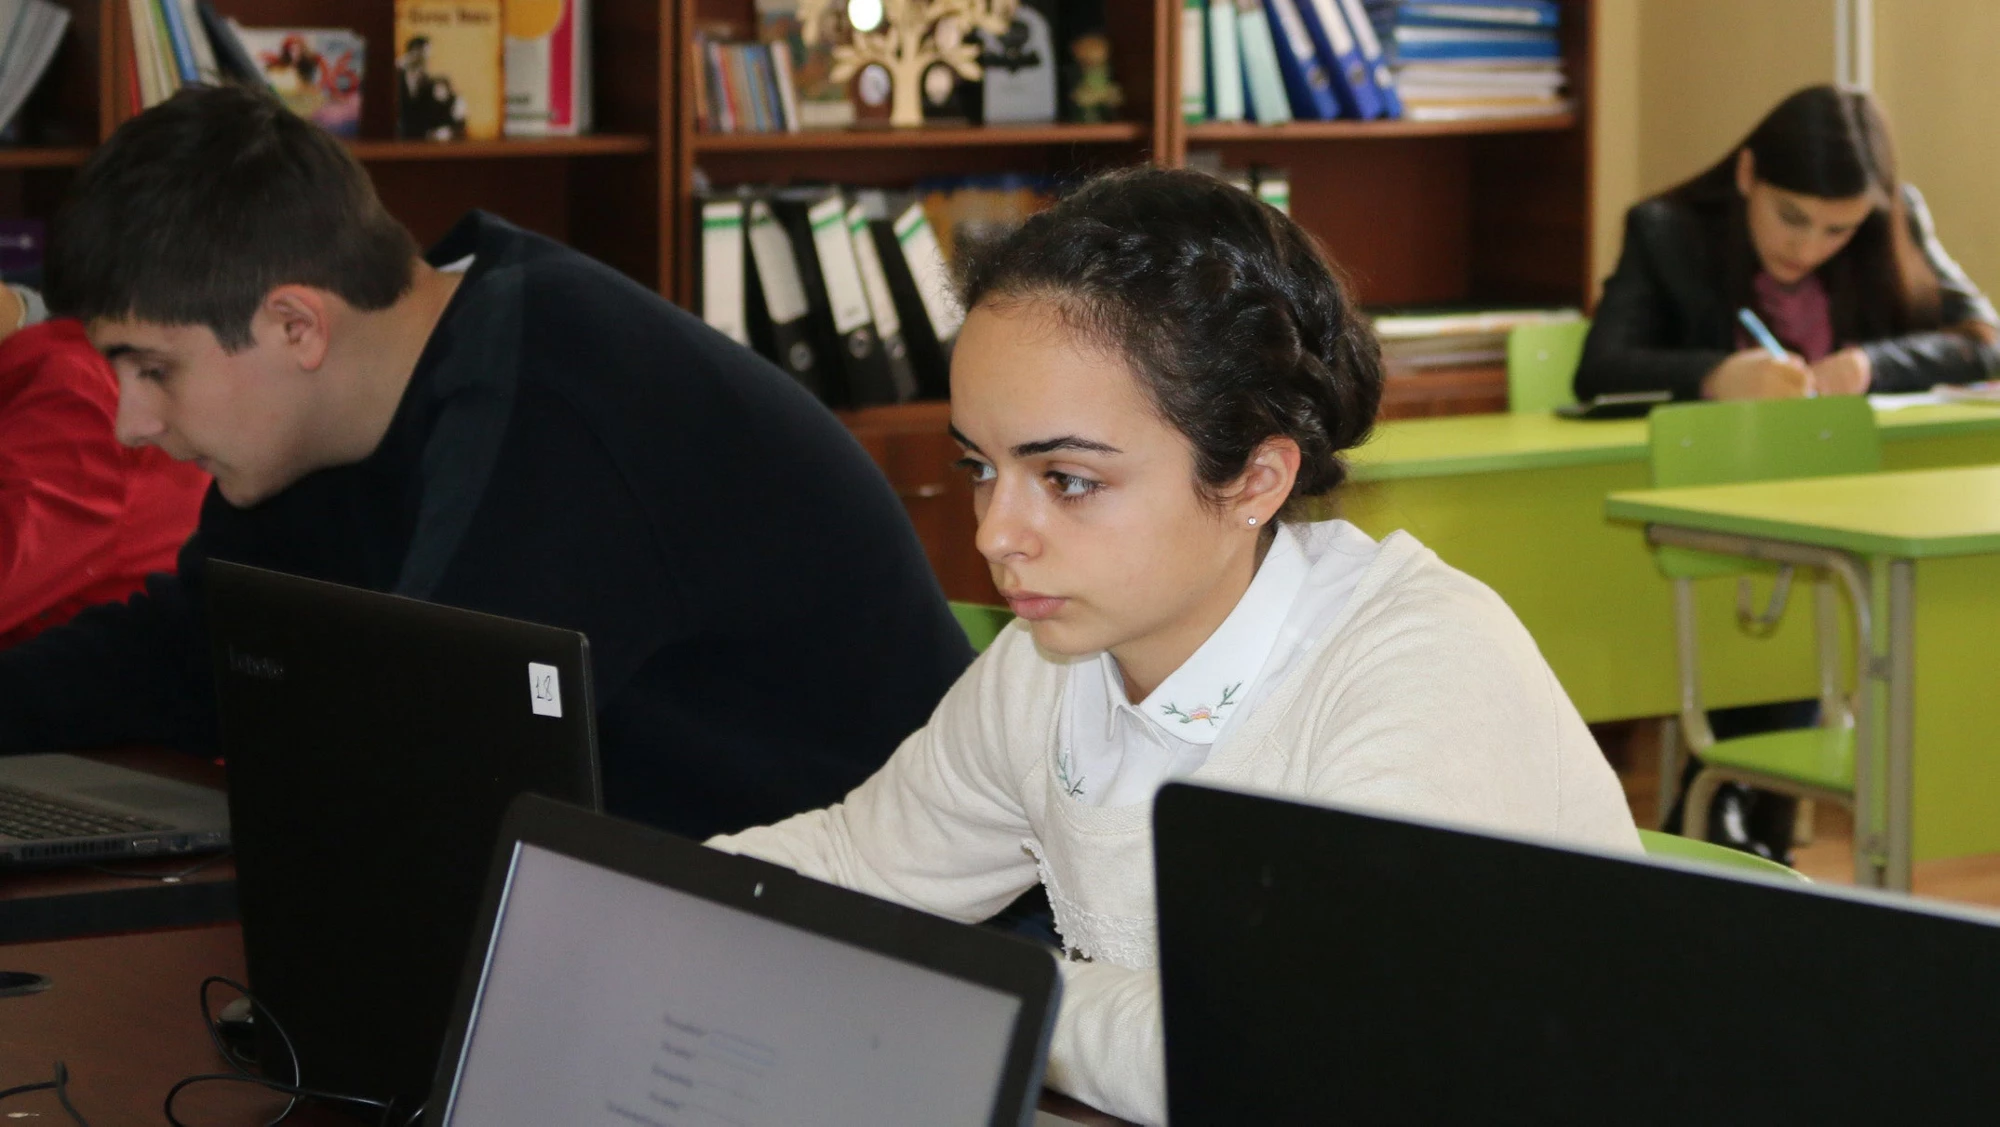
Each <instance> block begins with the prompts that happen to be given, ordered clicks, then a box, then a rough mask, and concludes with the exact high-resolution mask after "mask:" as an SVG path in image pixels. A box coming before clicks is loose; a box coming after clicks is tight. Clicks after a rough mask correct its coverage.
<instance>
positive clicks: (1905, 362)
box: [1576, 184, 2000, 399]
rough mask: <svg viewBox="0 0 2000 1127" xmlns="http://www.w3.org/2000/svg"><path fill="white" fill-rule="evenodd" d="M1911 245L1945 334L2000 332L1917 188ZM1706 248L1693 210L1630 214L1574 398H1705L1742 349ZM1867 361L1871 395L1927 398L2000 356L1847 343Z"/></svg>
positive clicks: (1643, 206)
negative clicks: (1979, 329) (1718, 370)
mask: <svg viewBox="0 0 2000 1127" xmlns="http://www.w3.org/2000/svg"><path fill="white" fill-rule="evenodd" d="M1903 202H1904V207H1905V210H1906V213H1907V214H1908V216H1909V220H1910V235H1911V237H1912V238H1914V239H1915V240H1916V243H1917V246H1918V247H1919V248H1920V249H1921V250H1922V251H1923V254H1924V258H1925V259H1926V260H1927V261H1929V262H1930V264H1931V269H1932V270H1934V271H1936V273H1937V276H1938V284H1939V287H1940V289H1941V291H1942V298H1943V308H1942V313H1943V320H1944V323H1945V324H1947V325H1952V324H1958V323H1960V322H1963V321H1984V322H1986V323H1987V324H1989V325H1994V326H1996V327H2000V317H1996V316H1995V315H1994V312H1993V304H1992V303H1991V302H1989V301H1987V300H1986V297H1985V295H1983V294H1981V293H1980V292H1979V289H1978V287H1976V286H1974V285H1973V284H1972V280H1971V279H1969V278H1967V277H1966V276H1965V271H1963V270H1961V269H1959V266H1958V263H1956V262H1953V261H1952V260H1951V256H1950V255H1949V254H1946V253H1945V250H1944V247H1943V246H1942V245H1940V244H1939V243H1938V240H1937V232H1936V231H1935V230H1934V229H1933V228H1932V226H1931V213H1930V209H1929V208H1927V207H1925V206H1924V197H1923V196H1922V195H1921V194H1920V193H1919V192H1918V191H1917V190H1916V188H1914V187H1912V186H1910V185H1908V184H1905V185H1903ZM1708 245H1709V240H1708V237H1707V234H1706V232H1704V231H1703V229H1702V227H1701V222H1700V220H1699V219H1697V218H1696V217H1695V216H1694V215H1693V214H1692V213H1690V212H1689V211H1688V210H1687V209H1686V208H1684V207H1682V206H1680V205H1679V204H1675V203H1670V202H1668V201H1666V200H1660V199H1652V200H1646V201H1645V202H1643V203H1640V204H1638V205H1636V206H1634V207H1633V208H1632V210H1631V211H1629V212H1627V213H1626V214H1625V249H1624V251H1623V253H1621V254H1620V255H1619V256H1618V269H1617V270H1616V271H1614V272H1613V273H1612V275H1611V277H1610V278H1609V279H1608V280H1606V281H1605V283H1604V297H1603V300H1601V301H1600V302H1599V303H1598V306H1597V312H1596V314H1595V316H1594V317H1593V319H1592V321H1591V326H1590V338H1589V339H1588V340H1587V341H1585V342H1584V346H1583V362H1582V363H1581V364H1579V365H1578V366H1577V370H1576V397H1577V398H1578V399H1589V398H1590V397H1591V396H1594V395H1604V394H1607V393H1610V392H1620V391H1657V390H1662V389H1664V390H1668V391H1671V392H1673V393H1674V398H1675V399H1699V398H1701V381H1702V378H1703V377H1704V376H1706V375H1708V373H1709V372H1711V371H1713V370H1714V369H1715V366H1716V365H1717V364H1720V363H1722V361H1723V360H1724V359H1726V358H1727V357H1728V356H1729V355H1730V354H1731V353H1733V352H1735V351H1736V350H1737V349H1736V311H1735V310H1734V309H1731V308H1729V305H1728V302H1727V301H1726V299H1725V298H1724V297H1723V295H1722V293H1721V292H1720V290H1719V289H1718V288H1717V287H1716V284H1715V281H1714V276H1713V274H1712V273H1711V272H1710V270H1709V266H1708V252H1707V247H1708ZM1839 344H1840V346H1841V347H1847V346H1850V345H1854V344H1860V346H1861V347H1862V348H1863V349H1864V350H1865V351H1866V352H1867V353H1868V359H1869V361H1870V364H1871V367H1872V370H1873V378H1872V382H1871V383H1870V390H1871V391H1922V390H1924V389H1926V388H1928V387H1930V386H1931V385H1933V384H1940V383H1971V382H1973V381H1974V380H1983V379H1986V378H1988V377H1989V375H1991V373H1992V372H1993V371H1994V370H1995V369H1996V368H2000V347H1996V346H1993V345H1982V344H1979V343H1977V342H1975V341H1973V340H1970V339H1968V338H1967V337H1965V336H1964V335H1962V334H1959V333H1952V332H1938V331H1932V332H1922V333H1911V334H1909V335H1907V336H1900V337H1893V338H1891V339H1888V340H1876V341H1860V342H1857V341H1841V342H1839Z"/></svg>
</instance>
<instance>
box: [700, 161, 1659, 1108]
mask: <svg viewBox="0 0 2000 1127" xmlns="http://www.w3.org/2000/svg"><path fill="white" fill-rule="evenodd" d="M965 290H966V292H965V301H966V307H967V309H968V310H969V313H968V315H967V318H966V321H965V326H964V328H963V330H962V331H961V333H960V336H959V340H958V345H957V349H956V353H955V355H954V357H953V360H952V374H951V393H952V396H951V408H952V410H951V417H952V431H953V434H954V436H955V437H956V438H957V439H958V442H959V444H960V445H961V446H962V447H963V448H964V450H965V458H964V461H963V462H962V463H961V464H962V466H963V467H964V469H965V470H966V472H967V473H969V474H970V475H971V477H972V481H973V487H974V490H973V491H974V497H975V502H974V503H975V506H976V509H977V515H978V517H979V532H978V546H979V550H980V551H981V553H983V554H984V555H985V557H986V559H987V560H988V561H989V563H990V564H991V567H992V570H993V580H994V583H995V584H996V585H997V586H998V587H999V589H1000V592H1001V594H1002V595H1004V596H1005V597H1006V599H1007V602H1008V604H1009V605H1010V606H1011V607H1012V608H1013V610H1014V612H1015V614H1016V615H1017V616H1018V618H1017V620H1016V621H1015V622H1014V623H1013V624H1012V625H1010V626H1009V627H1008V628H1007V629H1006V630H1005V631H1004V632H1003V633H1002V634H1001V635H1000V637H999V639H998V640H996V641H995V642H994V644H993V645H992V647H991V648H990V649H988V650H987V652H986V653H985V654H984V655H982V656H981V657H980V659H979V660H978V661H977V662H975V663H974V664H973V666H972V668H971V669H969V670H967V671H966V673H965V675H964V676H963V677H962V678H961V679H960V680H959V682H958V683H957V685H956V686H954V687H953V688H952V690H951V691H950V692H949V693H948V694H947V695H946V697H945V699H944V701H943V702H942V703H941V704H940V705H939V706H938V708H937V711H936V712H935V713H934V714H933V715H932V717H931V720H930V723H929V724H927V725H926V726H925V727H924V728H923V729H922V730H920V731H918V732H917V733H915V734H914V735H912V736H910V737H909V739H907V740H905V741H904V743H903V745H902V746H901V747H900V748H899V749H897V751H896V753H895V755H894V756H893V757H891V759H890V760H889V762H888V763H887V764H886V765H885V766H884V767H883V768H882V770H881V771H880V772H879V773H877V774H876V775H875V776H874V777H873V778H871V779H869V780H868V781H867V782H865V783H863V784H862V785H861V786H860V787H858V788H856V789H855V790H854V792H853V793H852V794H850V795H848V796H847V799H846V800H845V801H844V802H842V803H841V804H840V805H838V806H834V807H830V808H828V809H825V810H817V811H813V812H810V813H806V814H801V815H799V816H797V817H794V818H791V819H788V820H786V821H784V822H780V823H778V824H777V825H773V826H766V827H762V828H758V829H752V830H747V831H745V832H743V833H740V834H734V835H730V836H727V837H721V838H717V839H715V840H714V841H713V842H711V844H712V845H715V846H716V847H718V848H721V849H727V850H731V851H735V852H741V853H748V854H754V855H756V856H759V857H763V858H766V859H768V860H771V861H775V862H777V863H779V864H783V865H788V866H791V867H793V868H795V869H798V870H799V871H801V872H803V873H806V874H808V875H811V876H814V877H818V878H821V879H824V880H828V881H832V882H834V883H837V884H842V885H846V886H848V887H851V888H856V889H860V890H861V891H864V892H868V893H872V894H874V895H876V896H881V897H885V898H887V899H890V900H895V901H899V902H901V903H905V904H910V905H915V906H917V907H920V908H924V909H928V910H930V911H932V912H936V913H939V914H942V915H945V916H950V917H952V918H955V919H960V920H967V921H971V920H979V919H984V918H986V917H988V916H991V915H992V914H993V913H994V912H996V911H998V910H999V909H1000V908H1002V907H1003V906H1005V905H1006V904H1008V903H1009V902H1010V901H1012V900H1013V899H1014V898H1015V897H1016V896H1017V895H1019V894H1020V893H1021V892H1022V891H1024V890H1026V889H1028V888H1030V887H1032V886H1033V885H1034V884H1035V882H1037V881H1040V882H1041V884H1042V885H1043V886H1044V887H1045V888H1046V890H1047V892H1048V896H1049V902H1050V904H1051V905H1052V906H1053V908H1054V911H1055V921H1056V926H1057V929H1058V931H1059V932H1060V933H1061V936H1062V942H1063V946H1064V948H1065V955H1066V956H1067V957H1066V959H1065V960H1064V962H1063V963H1062V968H1063V972H1064V973H1063V977H1064V997H1063V1000H1062V1007H1061V1011H1060V1014H1059V1016H1058V1018H1057V1024H1056V1031H1055V1038H1054V1042H1053V1044H1052V1047H1051V1049H1050V1056H1049V1066H1048V1080H1049V1083H1050V1084H1052V1085H1053V1086H1054V1087H1056V1088H1058V1089H1061V1090H1063V1091H1066V1092H1069V1093H1071V1094H1073V1095H1075V1096H1077V1097H1078V1098H1080V1099H1083V1100H1085V1101H1087V1102H1089V1103H1092V1104H1095V1105H1096V1106H1098V1107H1101V1108H1103V1109H1105V1110H1107V1111H1110V1112H1112V1113H1114V1114H1117V1115H1121V1116H1124V1117H1126V1118H1130V1119H1137V1120H1140V1121H1143V1122H1147V1123H1160V1122H1164V1121H1165V1118H1166V1108H1165V1104H1166V1084H1165V1078H1164V1069H1163V1062H1162V1037H1161V1019H1160V995H1159V978H1158V973H1157V970H1156V969H1155V968H1156V961H1157V960H1156V950H1155V926H1154V900H1153V879H1152V874H1153V865H1152V841H1151V825H1150V822H1151V800H1152V796H1153V792H1154V791H1155V790H1156V789H1158V787H1159V786H1160V785H1161V784H1162V783H1163V782H1165V781H1166V780H1168V779H1190V780H1194V781H1198V782H1209V783H1216V784H1222V785H1227V786H1234V787H1241V788H1249V789H1255V790H1261V791H1268V792H1274V793H1278V794H1285V795H1295V796H1298V797H1302V798H1308V799H1324V800H1331V801H1337V802H1339V803H1342V804H1344V805H1350V806H1365V807H1371V808H1374V809H1377V810H1381V811H1385V812H1389V813H1400V814H1411V815H1420V816H1423V817H1426V818H1433V819H1439V818H1442V819H1448V820H1452V821H1455V822H1458V823H1461V824H1464V825H1468V826H1476V827H1483V828H1489V829H1496V830H1502V831H1507V832H1510V833H1527V834H1537V835H1542V836H1545V837H1548V838H1552V839H1556V840H1559V841H1566V842H1573V843H1578V844H1583V845H1588V846H1594V847H1598V848H1609V849H1625V850H1633V851H1636V850H1637V849H1638V839H1637V835H1636V834H1635V832H1634V829H1633V825H1632V819H1631V816H1630V814H1629V813H1628V812H1627V810H1626V807H1625V801H1624V796H1623V794H1622V792H1621V791H1620V789H1619V785H1618V782H1617V780H1616V778H1614V777H1613V775H1612V773H1611V770H1610V768H1609V767H1608V766H1606V764H1605V762H1604V759H1603V757H1602V755H1601V754H1600V753H1599V752H1598V749H1597V746H1596V744H1595V743H1594V742H1593V741H1592V740H1591V737H1590V734H1589V732H1588V731H1587V730H1586V729H1585V728H1584V725H1583V721H1582V719H1581V718H1579V717H1578V715H1577V713H1576V709H1575V708H1574V707H1573V706H1572V705H1571V704H1570V702H1569V698H1568V697H1567V696H1565V695H1564V693H1563V690H1562V686H1560V685H1559V684H1557V683H1556V679H1555V676H1554V674H1552V673H1551V672H1550V670H1549V667H1548V665H1547V663H1546V662H1544V661H1543V660H1542V656H1541V654H1540V652H1539V651H1537V650H1536V648H1535V643H1534V641H1533V639H1531V638H1530V637H1529V636H1528V634H1527V631H1526V630H1524V629H1523V628H1522V626H1521V624H1520V622H1519V621H1518V620H1516V619H1515V617H1514V615H1513V613H1512V612H1511V611H1509V610H1508V609H1507V606H1506V604H1504V603H1502V602H1501V601H1500V599H1499V597H1498V596H1496V595H1494V594H1493V592H1492V591H1490V590H1488V589H1487V588H1486V587H1485V586H1484V585H1482V584H1481V583H1479V582H1478V581H1477V580H1474V579H1472V578H1470V577H1468V576H1466V575H1464V574H1462V573H1460V572H1457V571H1454V570H1453V569H1452V568H1450V567H1449V566H1447V565H1445V564H1444V563H1443V562H1441V561H1440V560H1439V559H1438V558H1437V556H1436V555H1435V554H1433V553H1432V552H1431V551H1430V550H1429V549H1427V548H1425V547H1424V546H1423V545H1421V544H1419V543H1417V542H1416V541H1415V540H1414V539H1412V538H1411V537H1409V536H1408V535H1406V534H1403V533H1400V532H1399V533H1395V534H1392V535H1390V536H1389V537H1387V538H1385V539H1383V540H1381V541H1380V542H1377V541H1375V540H1372V539H1370V538H1369V537H1368V536H1367V535H1366V534H1364V533H1362V532H1361V531H1360V530H1358V529H1356V528H1355V527H1354V526H1352V525H1350V524H1347V523H1346V522H1344V521H1338V520H1330V521H1321V522H1316V523H1308V522H1306V521H1305V520H1304V518H1303V516H1302V513H1303V511H1304V510H1305V509H1306V507H1307V505H1308V503H1309V502H1311V501H1312V500H1313V499H1315V498H1321V497H1324V496H1326V495H1327V494H1328V493H1330V492H1331V491H1332V490H1333V489H1334V487H1335V486H1337V485H1338V484H1339V483H1340V481H1341V478H1342V476H1343V473H1344V467H1343V465H1342V462H1341V458H1340V454H1341V452H1342V451H1344V450H1346V449H1348V448H1349V447H1352V446H1354V445H1355V444H1356V443H1358V442H1360V441H1361V439H1362V438H1363V437H1364V436H1365V435H1366V434H1367V432H1368V428H1369V425H1370V422H1371V420H1372V419H1373V418H1374V415H1375V407H1376V404H1377V401H1378V399H1379V398H1380V394H1381V387H1382V370H1381V366H1380V361H1379V356H1378V350H1377V347H1376V344H1375V340H1374V338H1373V336H1372V335H1371V333H1370V331H1369V329H1368V326H1367V324H1366V323H1365V322H1364V321H1363V320H1362V319H1361V317H1360V316H1359V314H1358V312H1357V311H1356V310H1355V308H1354V306H1353V304H1352V303H1351V301H1350V300H1349V298H1348V295H1347V293H1346V292H1345V290H1344V289H1343V287H1342V285H1341V283H1340V282H1339V280H1338V279H1337V278H1336V276H1335V274H1334V271H1333V269H1332V268H1331V267H1330V265H1329V264H1328V262H1327V260H1326V258H1325V256H1324V255H1323V253H1322V252H1321V251H1320V249H1319V248H1318V246H1317V245H1316V244H1315V243H1314V241H1313V240H1312V238H1311V236H1309V235H1307V234H1305V233H1304V232H1303V231H1302V230H1300V229H1299V227H1298V226H1296V225H1295V224H1293V223H1292V222H1291V221H1290V220H1289V219H1287V218H1286V217H1285V216H1283V215H1281V214H1279V213H1278V212H1277V211H1275V210H1273V209H1271V208H1270V207H1267V206H1265V205H1263V204H1261V203H1259V202H1258V201H1257V200H1255V199H1253V198H1252V197H1250V196H1249V195H1247V194H1245V193H1243V192H1241V191H1239V190H1237V189H1235V188H1232V187H1229V186H1228V185H1226V184H1224V183H1222V182H1221V181H1219V180H1215V179H1211V178H1209V177H1207V176H1203V175H1200V174H1197V173H1191V172H1181V171H1168V170H1159V169H1146V170H1134V171H1127V172H1121V173H1114V174H1111V175H1107V176H1104V177H1100V178H1098V179H1097V180H1095V181H1093V182H1091V183H1090V184H1088V185H1086V186H1084V187H1083V188H1082V189H1081V190H1079V191H1077V192H1076V193H1075V194H1073V195H1071V196H1069V197H1068V198H1067V199H1065V200H1064V201H1063V202H1062V203H1060V204H1058V205H1057V206H1056V207H1055V208H1053V209H1051V210H1049V211H1047V212H1044V213H1042V214H1040V215H1038V216H1036V217H1035V218H1033V219H1031V220H1029V221H1028V222H1027V224H1026V225H1024V226H1023V227H1021V228H1020V229H1019V230H1018V231H1016V232H1015V233H1014V234H1012V235H1011V236H1009V237H1008V238H1006V239H1005V240H1003V241H1001V242H1000V243H998V244H997V245H994V246H992V247H989V248H987V249H986V250H984V251H983V252H981V253H979V254H978V255H977V256H976V257H975V260H974V261H973V262H972V263H971V264H970V267H969V269H968V270H967V275H966V287H965Z"/></svg>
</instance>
